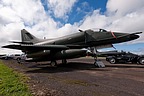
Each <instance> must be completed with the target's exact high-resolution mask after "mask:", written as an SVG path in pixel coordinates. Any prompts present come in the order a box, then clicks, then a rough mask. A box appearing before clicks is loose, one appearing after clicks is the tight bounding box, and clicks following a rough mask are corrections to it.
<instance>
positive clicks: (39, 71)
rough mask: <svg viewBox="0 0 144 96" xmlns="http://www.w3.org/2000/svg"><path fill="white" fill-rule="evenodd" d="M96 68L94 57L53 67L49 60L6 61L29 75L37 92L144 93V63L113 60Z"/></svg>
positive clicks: (84, 95) (48, 95)
mask: <svg viewBox="0 0 144 96" xmlns="http://www.w3.org/2000/svg"><path fill="white" fill-rule="evenodd" d="M99 59H100V60H101V61H102V62H103V63H104V64H105V65H106V67H105V68H95V67H94V65H93V63H94V60H93V58H89V57H85V58H78V59H71V60H68V64H61V62H60V61H58V67H51V66H50V65H49V62H41V63H26V62H25V63H23V64H18V63H17V62H16V61H15V60H3V62H4V63H5V64H6V65H7V66H9V67H11V68H13V69H14V70H16V71H18V72H22V73H24V74H26V76H28V77H29V81H28V82H27V83H28V85H29V88H30V90H31V92H32V94H33V96H144V65H138V64H130V63H129V64H110V63H108V62H107V61H105V58H99Z"/></svg>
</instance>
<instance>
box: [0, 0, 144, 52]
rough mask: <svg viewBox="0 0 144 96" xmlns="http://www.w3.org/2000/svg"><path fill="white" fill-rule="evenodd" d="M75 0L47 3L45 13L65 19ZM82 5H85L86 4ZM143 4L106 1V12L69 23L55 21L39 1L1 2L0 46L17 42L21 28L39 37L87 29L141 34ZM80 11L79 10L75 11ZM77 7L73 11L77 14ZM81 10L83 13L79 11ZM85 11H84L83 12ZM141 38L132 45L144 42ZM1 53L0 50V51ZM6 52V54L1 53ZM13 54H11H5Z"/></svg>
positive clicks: (95, 12)
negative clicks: (104, 29) (13, 41)
mask: <svg viewBox="0 0 144 96" xmlns="http://www.w3.org/2000/svg"><path fill="white" fill-rule="evenodd" d="M77 1H78V0H47V2H48V8H50V9H49V10H48V11H51V12H52V13H53V14H54V15H55V17H56V18H63V19H64V18H67V16H68V15H69V13H70V12H71V11H72V8H73V6H74V4H75V3H76V2H77ZM83 6H88V3H87V2H84V3H83ZM143 6H144V1H142V0H117V1H116V0H109V1H108V2H107V6H106V8H107V11H106V12H105V14H100V10H98V9H96V10H90V11H92V12H90V13H91V14H87V15H86V16H85V17H84V19H83V20H81V21H79V22H76V23H74V24H73V25H72V24H69V23H68V24H64V25H63V26H62V27H59V25H61V22H56V21H55V20H54V19H53V18H52V17H51V16H50V15H49V14H47V12H46V11H45V10H44V7H43V6H42V3H41V0H23V1H20V0H1V1H0V12H1V13H2V14H0V33H1V35H0V44H1V45H6V44H8V43H9V42H8V41H9V40H20V30H21V29H23V28H25V29H26V30H28V31H29V32H31V33H32V34H34V35H36V36H37V37H39V38H43V37H44V36H45V37H47V38H48V37H59V36H63V35H66V34H71V33H74V32H77V30H78V29H79V28H80V29H82V30H85V29H89V28H106V29H108V30H113V31H124V32H130V31H144V26H143V25H144V22H143V21H144V7H143ZM79 8H80V9H79ZM81 10H82V9H81V7H78V8H77V11H81ZM82 11H83V10H82ZM85 11H86V12H87V10H85ZM140 36H141V38H140V39H138V40H135V41H132V43H133V42H144V33H143V34H141V35H140ZM0 52H4V49H2V50H0ZM5 52H6V51H5ZM7 52H14V51H7Z"/></svg>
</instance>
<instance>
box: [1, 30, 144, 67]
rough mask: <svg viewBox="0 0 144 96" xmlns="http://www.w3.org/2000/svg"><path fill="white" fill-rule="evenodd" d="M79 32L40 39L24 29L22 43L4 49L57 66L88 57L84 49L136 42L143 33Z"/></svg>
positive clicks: (33, 60)
mask: <svg viewBox="0 0 144 96" xmlns="http://www.w3.org/2000/svg"><path fill="white" fill-rule="evenodd" d="M79 31H80V32H77V33H74V34H71V35H68V36H64V37H60V38H55V39H38V38H36V37H35V36H33V35H32V34H30V33H29V32H27V31H26V30H25V29H23V30H21V37H22V41H21V42H16V41H13V42H12V43H18V44H17V45H16V44H11V45H6V46H3V48H11V49H18V50H22V52H24V53H26V54H27V58H28V59H27V60H26V61H29V62H39V61H51V65H52V66H56V65H57V63H56V60H62V63H66V59H72V58H78V57H82V56H86V55H87V50H82V48H88V47H99V46H103V45H111V44H114V43H121V42H126V41H130V40H134V39H137V38H139V35H137V34H140V33H141V32H136V33H132V34H129V33H119V32H110V31H106V30H104V29H100V30H98V31H93V30H85V31H82V30H79ZM104 47H105V46H104Z"/></svg>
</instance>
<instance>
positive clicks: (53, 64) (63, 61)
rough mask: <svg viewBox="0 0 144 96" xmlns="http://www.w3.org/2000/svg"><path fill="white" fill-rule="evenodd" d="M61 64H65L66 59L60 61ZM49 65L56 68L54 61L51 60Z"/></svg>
mask: <svg viewBox="0 0 144 96" xmlns="http://www.w3.org/2000/svg"><path fill="white" fill-rule="evenodd" d="M62 64H67V60H66V59H62ZM50 65H51V66H52V67H56V66H57V62H56V60H52V61H51V62H50Z"/></svg>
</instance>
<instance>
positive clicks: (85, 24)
mask: <svg viewBox="0 0 144 96" xmlns="http://www.w3.org/2000/svg"><path fill="white" fill-rule="evenodd" d="M140 1H142V0H117V1H116V0H109V1H108V2H107V6H106V7H107V11H106V12H105V14H100V10H94V11H93V13H92V14H91V15H87V16H86V17H85V18H84V19H83V20H82V21H81V22H82V23H81V25H80V28H81V29H88V28H105V29H108V30H112V31H122V32H127V33H130V32H135V31H143V32H144V27H143V25H144V7H143V6H144V1H143V2H140ZM140 36H141V37H140V38H139V39H138V40H134V41H132V42H131V43H134V42H135V43H136V42H137V43H138V42H144V33H143V34H141V35H140Z"/></svg>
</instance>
